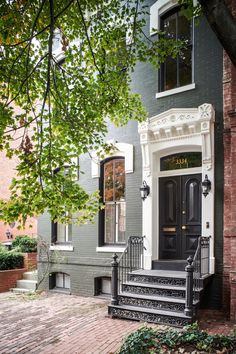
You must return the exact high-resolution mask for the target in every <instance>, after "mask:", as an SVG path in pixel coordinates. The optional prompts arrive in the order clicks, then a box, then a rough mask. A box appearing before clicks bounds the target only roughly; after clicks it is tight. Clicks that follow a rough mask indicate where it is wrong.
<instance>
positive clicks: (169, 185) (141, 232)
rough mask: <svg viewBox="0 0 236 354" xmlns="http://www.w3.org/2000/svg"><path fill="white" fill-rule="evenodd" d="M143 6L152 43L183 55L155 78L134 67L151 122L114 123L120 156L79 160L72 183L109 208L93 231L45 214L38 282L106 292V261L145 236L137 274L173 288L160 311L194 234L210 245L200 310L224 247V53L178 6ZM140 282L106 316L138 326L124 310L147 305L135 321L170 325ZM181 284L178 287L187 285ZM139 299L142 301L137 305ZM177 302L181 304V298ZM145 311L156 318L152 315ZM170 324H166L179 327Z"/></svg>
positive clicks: (218, 289)
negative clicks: (160, 32) (164, 37)
mask: <svg viewBox="0 0 236 354" xmlns="http://www.w3.org/2000/svg"><path fill="white" fill-rule="evenodd" d="M147 3H148V6H149V7H150V15H149V16H148V21H147V28H145V31H146V33H147V34H148V35H150V36H155V35H156V34H155V31H153V28H160V29H164V30H166V31H167V32H168V31H169V32H170V33H172V34H173V33H174V35H176V37H178V38H185V39H186V40H187V43H188V46H187V49H186V51H185V52H184V54H183V55H182V56H179V57H178V58H177V59H175V60H173V59H169V60H168V61H167V62H166V63H165V64H163V65H162V66H161V68H160V70H156V69H154V68H152V67H151V66H150V65H148V64H142V63H140V64H138V65H137V67H136V70H135V72H134V73H133V78H132V90H133V91H134V92H138V93H140V94H141V96H142V101H143V104H144V106H145V107H146V109H147V111H148V119H147V121H146V122H143V123H142V124H139V125H138V123H137V122H134V121H130V122H129V123H128V124H127V126H125V127H122V128H116V127H115V126H113V125H110V127H109V134H108V136H107V141H109V142H112V143H113V144H114V145H115V147H116V149H115V153H113V154H111V155H109V156H106V157H105V158H104V159H103V160H99V158H98V156H97V155H96V152H94V153H93V156H92V158H91V157H89V156H85V155H84V156H80V157H79V164H80V169H81V170H82V171H84V174H79V176H78V182H79V183H80V184H81V185H82V186H84V187H85V188H86V189H87V190H88V191H90V192H93V191H95V190H97V189H100V192H101V197H102V200H103V203H104V205H105V209H104V210H102V211H100V212H99V213H98V215H97V218H96V220H95V223H94V224H87V225H83V226H80V227H78V226H76V225H68V226H64V225H55V224H52V222H51V220H50V219H49V217H48V215H47V214H44V215H42V216H41V217H40V218H39V223H38V234H39V236H40V237H41V238H42V239H43V240H44V241H46V243H47V244H48V245H49V254H50V261H49V263H48V258H47V257H46V256H45V254H43V253H42V252H41V253H39V263H38V269H39V277H42V275H43V274H44V278H43V282H42V283H41V285H40V287H41V288H44V289H47V290H53V289H54V290H55V289H61V290H64V291H68V292H69V293H72V294H79V295H85V296H95V295H100V294H109V293H110V292H111V289H110V288H111V281H110V279H111V261H112V255H113V254H114V253H117V255H118V256H119V257H120V256H121V255H122V252H124V250H125V247H126V244H127V241H128V238H129V236H145V237H144V240H143V242H144V247H145V248H144V254H143V261H142V268H143V269H144V271H146V272H149V271H151V270H155V271H156V274H155V276H154V282H153V283H155V286H154V287H153V288H152V289H154V288H155V289H157V288H158V287H160V286H161V284H162V285H163V284H167V285H168V286H169V288H168V287H166V289H165V292H164V293H163V296H164V298H165V299H163V302H162V300H160V301H159V303H161V305H160V306H161V308H162V309H163V308H164V309H165V305H164V300H165V301H166V302H168V301H167V300H166V298H167V297H168V296H171V292H172V295H173V289H174V290H177V289H176V288H175V287H176V286H177V285H176V283H174V281H173V279H175V280H176V278H178V276H177V274H176V273H175V272H176V271H180V272H181V274H180V275H179V276H180V279H182V278H183V272H182V271H183V270H184V267H185V265H186V259H187V258H188V256H189V255H192V256H193V255H194V254H195V251H196V249H197V245H198V240H199V236H203V237H205V238H206V239H207V240H208V241H207V242H208V248H207V252H208V254H207V257H208V260H209V263H208V264H209V268H208V271H207V277H205V278H207V279H208V281H207V282H206V283H207V285H206V284H205V283H204V284H205V285H204V286H205V290H206V291H205V296H203V299H202V304H203V306H207V307H214V308H219V307H221V306H222V298H221V296H222V248H223V239H222V228H223V211H222V208H223V207H222V205H223V148H222V146H223V136H222V134H223V133H222V132H223V123H222V120H223V117H222V116H223V112H222V110H223V103H222V75H223V53H222V47H221V46H220V45H219V42H218V41H217V39H216V37H215V35H214V33H213V32H212V30H211V29H210V27H209V26H208V24H207V22H206V20H205V19H204V18H202V19H200V23H199V24H197V25H195V24H194V23H192V22H189V21H187V20H186V18H185V17H183V16H182V15H181V13H180V11H179V8H178V5H177V2H176V1H175V0H157V1H154V0H152V1H151V0H149V1H147ZM193 22H194V21H193ZM204 179H206V181H210V182H211V186H210V188H208V190H207V191H206V196H204V195H203V194H202V188H201V187H202V181H204ZM143 181H145V182H146V184H147V185H148V186H149V187H150V193H149V195H148V196H147V198H146V199H145V200H142V199H141V197H140V190H139V189H140V186H141V185H142V183H143ZM165 272H168V274H167V273H165ZM170 273H172V276H171V274H170ZM146 274H147V273H146ZM149 276H150V273H149ZM181 277H182V278H181ZM158 279H161V281H159V280H158ZM171 279H172V280H171ZM130 280H132V284H133V283H134V281H135V279H130ZM146 281H147V279H145V278H144V275H142V278H140V279H139V281H138V286H137V287H136V291H134V292H135V294H136V295H135V296H134V297H133V300H132V301H133V302H132V301H130V300H125V299H124V297H123V299H122V301H123V310H121V312H120V313H119V311H118V310H117V309H116V311H115V312H114V313H112V314H113V315H117V316H120V317H122V316H123V317H127V318H136V317H135V315H131V310H130V307H131V306H130V305H131V304H135V301H136V300H137V299H138V303H137V304H136V305H135V306H137V307H140V308H142V309H143V307H145V306H144V305H145V304H144V302H145V301H147V302H148V301H149V305H147V306H148V307H149V312H148V311H147V313H148V314H147V313H146V314H145V311H144V310H143V312H139V314H138V315H137V316H138V317H137V318H140V319H144V320H153V321H154V322H158V321H159V322H164V323H166V320H165V315H164V314H163V313H160V314H158V313H157V312H158V309H159V310H160V306H159V305H158V304H154V303H155V299H154V298H153V296H156V297H158V299H159V296H161V295H162V294H161V290H160V289H159V288H158V289H159V290H158V291H157V290H155V291H156V292H155V291H154V290H152V292H151V294H149V295H150V296H151V297H150V298H149V299H148V298H147V296H148V294H146V293H145V292H144V291H143V290H142V289H141V290H140V287H141V285H140V283H145V282H146ZM180 284H182V286H184V284H185V282H184V281H183V282H182V283H181V281H180ZM133 288H134V284H133ZM126 290H127V292H128V289H126ZM180 290H181V289H180ZM182 290H183V289H182ZM142 294H145V295H144V299H140V296H141V295H142ZM173 297H174V298H175V297H177V298H179V299H180V298H181V295H178V294H177V295H176V294H175V295H173ZM134 299H136V300H134ZM182 300H183V299H181V301H180V300H179V302H178V301H177V302H178V305H176V304H175V307H174V308H171V307H170V306H169V307H168V306H167V307H166V311H168V310H169V311H172V312H173V311H174V312H176V311H177V310H179V309H180V310H181V306H182V305H181V304H182V303H183V301H182ZM122 301H120V303H122ZM125 301H126V302H125ZM150 304H151V305H150ZM125 306H126V307H125ZM158 306H159V307H158ZM118 307H119V306H118ZM120 307H121V308H122V304H121V305H120ZM150 308H151V310H150ZM111 311H112V310H111ZM122 311H123V312H122ZM162 311H163V310H162ZM177 312H178V311H177ZM151 313H152V314H153V313H155V314H156V317H155V318H154V317H150V316H151ZM158 316H159V317H158ZM177 317H178V318H179V317H181V316H180V315H177ZM158 318H159V319H158ZM173 318H174V319H173ZM173 318H172V320H171V321H170V323H174V324H177V325H178V324H184V323H185V322H178V319H177V320H176V317H175V316H174V317H173ZM183 318H184V315H183ZM185 320H186V318H185ZM187 320H188V319H187Z"/></svg>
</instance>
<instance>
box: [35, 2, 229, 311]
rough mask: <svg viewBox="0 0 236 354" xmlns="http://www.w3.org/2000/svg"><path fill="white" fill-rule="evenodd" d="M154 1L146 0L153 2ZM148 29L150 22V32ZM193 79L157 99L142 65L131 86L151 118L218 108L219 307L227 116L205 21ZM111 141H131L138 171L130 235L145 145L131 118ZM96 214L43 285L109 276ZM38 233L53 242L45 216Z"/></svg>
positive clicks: (216, 52)
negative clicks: (55, 278)
mask: <svg viewBox="0 0 236 354" xmlns="http://www.w3.org/2000/svg"><path fill="white" fill-rule="evenodd" d="M153 2H154V1H148V4H149V5H151V4H152V3H153ZM148 29H149V23H147V26H146V31H148ZM194 48H195V51H194V78H195V79H194V82H195V84H196V89H194V90H191V91H187V92H183V93H179V94H176V95H172V96H169V97H164V98H160V99H158V100H157V99H156V98H155V94H156V93H157V89H158V71H157V70H156V69H154V68H152V67H151V66H150V65H148V64H143V63H139V64H138V65H137V67H136V70H135V71H134V73H133V82H132V90H133V91H134V92H138V93H140V94H141V97H142V101H143V104H144V106H145V107H146V109H147V111H148V115H149V117H151V116H153V115H156V114H158V113H161V112H163V111H166V110H168V109H171V108H177V107H184V108H185V107H197V106H199V105H201V104H203V103H211V104H213V105H214V107H215V110H216V125H215V126H216V128H215V155H216V156H217V159H216V162H215V171H216V177H215V178H216V180H215V182H216V183H215V188H216V191H215V195H216V201H215V220H216V225H215V230H216V231H215V239H216V242H215V256H216V276H215V279H214V280H213V282H212V284H210V286H209V289H208V293H209V294H210V296H209V299H210V301H211V305H212V306H213V307H219V306H220V305H221V288H222V249H223V239H222V220H223V210H222V205H223V139H222V130H223V123H222V121H223V119H222V117H223V115H222V107H223V106H222V67H223V58H222V54H223V53H222V48H221V46H220V45H219V43H218V41H217V39H216V37H215V35H214V33H213V32H212V31H211V29H210V28H209V26H208V24H207V23H206V21H205V20H204V19H202V20H200V23H199V25H197V26H195V29H194ZM107 139H115V140H116V141H117V142H122V143H125V142H126V143H132V144H133V145H134V173H132V174H127V175H126V202H127V225H126V229H127V232H126V237H128V236H129V235H141V234H142V214H141V207H142V204H141V200H140V196H139V186H140V184H141V182H142V175H141V167H142V159H141V149H140V143H139V135H138V132H137V123H136V122H133V121H131V122H129V123H128V125H127V126H126V127H122V128H116V127H114V126H113V125H110V127H109V133H108V136H107ZM80 165H81V166H80V167H81V170H82V171H84V174H80V180H79V183H81V185H83V186H84V187H85V188H86V189H87V190H88V191H90V192H93V191H95V190H96V189H98V185H99V180H98V178H91V160H90V158H89V157H88V156H82V157H81V158H80ZM97 221H98V218H97V219H96V220H95V223H94V224H88V225H84V226H81V227H77V226H73V246H74V251H73V252H60V253H61V256H62V257H61V259H60V262H57V263H53V264H51V265H50V268H49V271H48V274H46V276H45V279H44V281H43V282H42V284H41V287H42V288H46V289H47V288H48V277H49V273H50V272H59V271H62V272H65V273H68V274H69V275H70V276H71V291H72V293H76V294H81V295H94V278H96V277H102V276H109V275H110V262H111V254H110V253H108V254H107V253H98V252H96V247H97V246H98V223H97ZM38 232H39V235H40V236H41V237H42V238H43V239H45V240H46V241H47V242H48V243H50V237H51V236H50V234H51V226H50V220H49V218H48V216H47V215H46V214H45V215H43V216H41V217H40V219H39V227H38ZM45 267H46V263H39V272H42V270H43V269H44V268H45Z"/></svg>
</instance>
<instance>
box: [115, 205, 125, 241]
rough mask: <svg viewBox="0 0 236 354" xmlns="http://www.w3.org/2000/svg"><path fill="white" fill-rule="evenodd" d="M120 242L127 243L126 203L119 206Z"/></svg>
mask: <svg viewBox="0 0 236 354" xmlns="http://www.w3.org/2000/svg"><path fill="white" fill-rule="evenodd" d="M117 206H118V208H117V209H118V240H117V241H118V242H121V243H124V242H125V228H126V204H125V202H123V203H119V204H118V205H117Z"/></svg>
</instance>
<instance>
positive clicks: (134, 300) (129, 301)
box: [118, 293, 198, 312]
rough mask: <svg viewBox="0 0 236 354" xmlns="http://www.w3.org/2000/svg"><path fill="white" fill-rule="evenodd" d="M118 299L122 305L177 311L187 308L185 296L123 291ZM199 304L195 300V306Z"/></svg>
mask: <svg viewBox="0 0 236 354" xmlns="http://www.w3.org/2000/svg"><path fill="white" fill-rule="evenodd" d="M118 299H119V304H120V305H128V306H137V307H145V308H149V309H158V310H169V311H175V312H184V309H185V299H183V298H175V297H164V296H150V295H143V294H142V295H138V294H130V293H121V294H120V295H119V296H118ZM197 305H198V301H195V302H194V307H196V306H197Z"/></svg>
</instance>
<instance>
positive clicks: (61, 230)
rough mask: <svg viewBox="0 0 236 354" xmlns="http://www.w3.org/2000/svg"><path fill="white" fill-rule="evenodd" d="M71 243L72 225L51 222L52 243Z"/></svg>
mask: <svg viewBox="0 0 236 354" xmlns="http://www.w3.org/2000/svg"><path fill="white" fill-rule="evenodd" d="M68 242H72V224H61V223H58V222H52V243H54V244H55V243H58V244H62V243H68Z"/></svg>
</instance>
